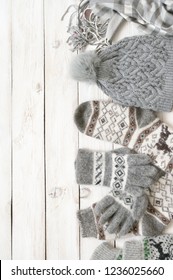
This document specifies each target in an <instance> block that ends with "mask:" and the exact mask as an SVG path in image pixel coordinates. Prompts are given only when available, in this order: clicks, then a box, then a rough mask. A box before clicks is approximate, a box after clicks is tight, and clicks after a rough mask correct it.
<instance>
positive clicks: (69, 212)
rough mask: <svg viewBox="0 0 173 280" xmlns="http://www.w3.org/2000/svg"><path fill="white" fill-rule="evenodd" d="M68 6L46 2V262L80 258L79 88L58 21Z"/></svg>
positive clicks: (63, 26) (63, 25) (63, 27)
mask: <svg viewBox="0 0 173 280" xmlns="http://www.w3.org/2000/svg"><path fill="white" fill-rule="evenodd" d="M70 4H75V2H74V1H70V0H65V1H63V2H61V4H60V2H59V1H57V0H46V1H45V67H46V68H45V92H46V110H45V119H46V206H47V207H46V225H47V227H46V233H47V234H46V237H47V238H46V240H47V259H78V258H79V228H78V224H77V219H76V211H77V209H78V207H79V206H78V205H79V193H78V186H77V184H76V181H75V172H74V161H75V156H76V153H77V147H78V135H77V129H76V127H75V125H74V122H73V113H74V109H75V107H76V105H77V85H76V82H74V81H72V80H71V79H70V77H69V74H68V67H69V63H70V59H71V58H72V56H73V55H74V54H72V53H71V52H70V51H69V46H68V45H67V44H66V39H67V33H66V30H67V26H66V25H67V24H68V20H66V19H65V21H64V22H62V21H61V17H62V15H63V14H64V12H65V10H66V9H67V7H68V6H69V5H70ZM67 19H68V17H67Z"/></svg>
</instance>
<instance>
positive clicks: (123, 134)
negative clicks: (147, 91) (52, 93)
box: [74, 100, 173, 174]
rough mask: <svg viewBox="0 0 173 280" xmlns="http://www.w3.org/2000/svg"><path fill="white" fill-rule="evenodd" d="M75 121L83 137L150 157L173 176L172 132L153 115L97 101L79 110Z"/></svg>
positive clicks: (84, 104) (146, 111)
mask: <svg viewBox="0 0 173 280" xmlns="http://www.w3.org/2000/svg"><path fill="white" fill-rule="evenodd" d="M74 121H75V123H76V126H77V127H78V129H79V130H80V131H81V132H82V133H84V134H86V135H88V136H91V137H94V138H97V139H100V140H104V141H108V142H112V143H115V144H120V145H122V146H125V147H128V148H130V149H133V150H134V151H136V152H137V153H139V154H140V153H141V154H147V155H149V156H150V158H151V159H152V162H153V164H154V165H156V166H157V167H159V168H160V169H162V170H163V171H164V172H165V171H167V172H169V173H171V174H173V131H172V130H171V129H170V128H169V126H168V125H166V124H165V123H164V122H162V121H161V120H160V119H159V118H157V117H156V114H155V113H154V112H153V111H151V110H144V109H141V108H135V107H126V106H122V105H119V104H116V103H115V102H112V101H97V100H94V101H89V102H84V103H82V104H80V105H79V106H78V107H77V108H76V111H75V114H74Z"/></svg>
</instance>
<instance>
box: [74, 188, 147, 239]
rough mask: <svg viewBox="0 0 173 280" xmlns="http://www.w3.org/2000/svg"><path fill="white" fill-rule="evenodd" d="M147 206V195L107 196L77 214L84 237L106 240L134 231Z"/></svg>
mask: <svg viewBox="0 0 173 280" xmlns="http://www.w3.org/2000/svg"><path fill="white" fill-rule="evenodd" d="M147 206H148V198H147V196H146V195H142V196H139V197H137V198H135V197H132V196H130V195H128V194H126V193H121V194H119V195H118V196H113V195H107V196H105V197H104V198H102V199H101V200H100V201H98V202H97V203H94V204H93V205H92V206H91V207H88V208H86V209H82V210H79V211H78V212H77V217H78V220H79V224H80V227H81V231H82V237H94V238H97V239H100V240H105V239H114V238H115V236H116V235H118V236H123V235H125V234H127V233H128V232H129V231H132V229H133V227H134V224H135V223H136V221H138V220H139V219H140V217H141V216H142V215H143V214H144V212H145V211H146V208H147Z"/></svg>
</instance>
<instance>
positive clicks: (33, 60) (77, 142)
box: [0, 0, 173, 260]
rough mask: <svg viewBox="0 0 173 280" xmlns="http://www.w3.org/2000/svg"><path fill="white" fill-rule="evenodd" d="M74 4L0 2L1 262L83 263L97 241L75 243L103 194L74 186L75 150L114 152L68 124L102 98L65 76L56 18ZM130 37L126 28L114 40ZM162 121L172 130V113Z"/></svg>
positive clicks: (61, 27)
mask: <svg viewBox="0 0 173 280" xmlns="http://www.w3.org/2000/svg"><path fill="white" fill-rule="evenodd" d="M78 2H79V1H78V0H76V1H75V0H64V1H57V0H37V1H34V0H23V1H20V0H0V30H1V32H0V112H1V118H0V259H43V260H44V259H59V260H61V259H71V260H72V259H89V258H90V256H91V253H92V251H93V250H94V248H95V247H96V246H97V245H98V244H100V242H101V241H98V240H95V239H84V238H81V233H80V229H79V226H78V222H77V219H76V211H77V210H78V209H79V207H80V208H85V207H88V206H90V204H91V203H93V202H95V201H97V200H98V199H100V198H101V197H102V196H103V195H105V194H106V192H107V190H106V188H99V187H98V188H96V187H92V186H81V187H80V186H78V185H77V184H76V181H75V170H74V161H75V157H76V154H77V150H78V148H79V147H80V148H89V149H97V150H99V149H100V150H108V149H112V145H111V144H110V143H104V142H102V141H98V140H96V139H92V138H91V137H87V136H85V135H83V134H81V133H78V131H77V128H76V126H75V125H74V122H73V113H74V110H75V108H76V107H77V105H78V104H80V103H81V102H84V101H87V100H92V99H107V97H106V96H105V95H104V94H103V93H102V92H101V91H100V90H98V88H97V87H96V86H93V85H86V84H77V83H76V82H74V81H73V80H71V79H70V77H69V74H68V67H69V63H70V60H71V58H72V57H73V56H74V55H76V54H74V53H72V52H71V51H70V50H69V46H68V45H67V44H66V40H67V33H66V29H67V25H68V16H67V17H66V18H65V20H64V21H63V22H62V21H61V16H62V15H63V13H64V12H65V10H66V8H67V7H68V6H69V5H71V4H77V3H78ZM135 34H139V32H138V30H137V28H136V25H134V24H132V23H128V24H125V25H124V26H123V28H122V29H121V32H119V33H118V34H117V36H116V38H115V41H118V40H119V39H121V38H123V37H125V36H130V35H135ZM160 116H161V118H162V119H163V120H165V121H166V122H167V123H169V125H170V126H172V128H173V113H164V114H163V113H162V114H160ZM167 232H169V233H173V225H170V227H169V229H168V230H167ZM119 244H120V246H121V240H120V241H119Z"/></svg>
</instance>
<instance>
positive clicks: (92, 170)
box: [75, 148, 163, 196]
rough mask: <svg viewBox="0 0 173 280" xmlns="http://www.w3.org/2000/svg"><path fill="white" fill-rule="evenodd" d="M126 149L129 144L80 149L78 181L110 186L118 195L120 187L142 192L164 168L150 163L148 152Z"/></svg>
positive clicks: (77, 171)
mask: <svg viewBox="0 0 173 280" xmlns="http://www.w3.org/2000/svg"><path fill="white" fill-rule="evenodd" d="M124 150H125V151H124ZM126 152H127V148H124V149H123V148H122V149H117V150H115V151H111V152H100V151H94V152H93V151H90V150H86V149H79V151H78V154H77V158H76V161H75V167H76V179H77V183H78V184H84V185H97V186H107V187H110V191H111V192H112V194H114V193H115V194H116V195H117V193H118V192H120V191H126V192H128V193H130V194H132V195H135V196H139V195H141V194H142V193H143V191H144V189H145V188H147V187H150V186H151V185H152V184H153V183H154V181H157V180H158V179H159V177H160V176H161V175H163V172H162V171H161V170H160V169H159V168H157V167H155V166H154V165H153V164H151V159H150V157H149V156H147V155H144V154H141V155H140V154H135V152H133V153H134V154H132V152H131V153H130V154H125V153H126Z"/></svg>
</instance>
